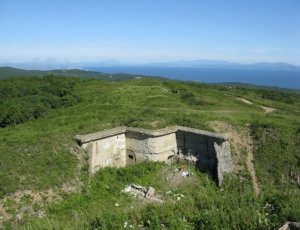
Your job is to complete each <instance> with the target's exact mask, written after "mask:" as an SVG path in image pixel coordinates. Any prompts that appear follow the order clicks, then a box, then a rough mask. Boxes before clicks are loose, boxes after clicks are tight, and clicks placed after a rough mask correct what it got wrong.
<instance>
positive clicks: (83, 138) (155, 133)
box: [75, 126, 229, 144]
mask: <svg viewBox="0 0 300 230" xmlns="http://www.w3.org/2000/svg"><path fill="white" fill-rule="evenodd" d="M178 131H182V132H189V133H194V134H198V135H202V136H207V137H211V138H216V139H220V140H222V141H227V140H228V139H229V135H227V134H222V133H214V132H210V131H206V130H200V129H194V128H189V127H184V126H171V127H166V128H163V129H155V130H151V129H143V128H134V127H127V126H120V127H116V128H113V129H110V130H104V131H100V132H96V133H91V134H86V135H76V136H75V138H76V140H77V142H78V143H79V144H85V143H88V142H91V141H95V140H100V139H103V138H107V137H110V136H114V135H117V134H122V133H126V132H134V133H139V134H142V135H146V136H150V137H159V136H164V135H167V134H170V133H175V132H178Z"/></svg>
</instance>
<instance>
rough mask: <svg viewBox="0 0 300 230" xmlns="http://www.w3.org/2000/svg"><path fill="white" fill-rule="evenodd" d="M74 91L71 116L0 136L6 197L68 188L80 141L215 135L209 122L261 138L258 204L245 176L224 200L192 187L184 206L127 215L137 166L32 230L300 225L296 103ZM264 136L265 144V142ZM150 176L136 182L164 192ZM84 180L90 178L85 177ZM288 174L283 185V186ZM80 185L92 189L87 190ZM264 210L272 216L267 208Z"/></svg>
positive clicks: (143, 84) (201, 89)
mask: <svg viewBox="0 0 300 230" xmlns="http://www.w3.org/2000/svg"><path fill="white" fill-rule="evenodd" d="M74 91H75V92H76V93H78V94H80V96H81V99H82V100H81V102H80V103H78V104H76V105H75V106H73V107H69V108H64V109H56V110H52V111H51V112H50V113H48V114H47V116H46V117H44V118H40V119H37V120H33V121H29V122H26V123H24V124H19V125H16V126H14V127H8V128H3V129H1V132H0V140H1V142H0V162H1V168H0V188H1V192H2V196H3V195H9V194H12V193H14V192H15V191H17V190H24V189H31V190H34V191H39V190H46V189H49V188H52V187H60V186H61V185H62V184H63V183H65V182H67V181H70V180H72V178H74V177H75V174H76V164H77V162H78V160H77V158H76V156H74V154H73V153H72V151H73V150H76V145H75V143H74V136H75V135H76V134H78V133H81V134H85V133H90V132H94V131H99V130H103V129H106V128H111V127H115V126H119V125H130V126H139V127H147V128H151V127H152V124H153V123H156V126H157V127H165V126H168V125H174V124H178V125H184V126H191V127H195V128H201V129H211V128H210V127H209V125H208V121H213V120H218V121H225V122H227V123H230V124H232V125H233V126H235V127H236V128H238V129H239V128H245V127H247V126H248V125H250V127H251V128H252V133H253V136H254V137H256V138H255V139H254V140H255V144H256V148H255V152H254V154H255V162H254V163H255V167H256V169H257V172H258V173H257V174H258V178H259V181H260V183H261V186H262V193H261V195H260V197H259V198H258V199H256V198H255V195H254V194H253V192H252V189H251V180H249V179H246V180H245V182H243V183H241V182H240V180H239V178H241V176H242V177H243V178H249V176H247V175H248V174H247V172H243V174H242V175H238V176H237V177H234V178H233V179H231V180H229V179H228V182H227V183H226V182H225V183H224V184H225V185H224V187H223V188H222V190H220V189H218V188H216V187H215V186H214V184H213V183H211V182H207V183H206V182H202V183H195V184H192V185H191V186H189V187H183V188H182V190H183V193H184V194H185V195H187V196H188V197H189V198H188V199H187V200H185V201H183V203H175V204H174V203H172V202H167V203H166V205H163V206H154V207H152V205H150V207H148V206H142V207H139V208H138V209H137V210H136V211H130V210H129V209H128V207H129V206H130V205H131V204H132V202H133V201H131V200H130V199H128V198H127V197H126V196H124V195H120V194H119V191H120V189H121V188H122V187H123V186H124V185H125V184H127V183H128V182H131V180H129V179H128V178H127V177H128V175H131V174H133V175H136V174H139V173H138V172H139V171H138V170H141V166H135V167H136V168H135V167H133V168H132V169H128V170H127V169H123V170H112V171H109V169H108V172H107V171H106V170H103V172H100V173H98V175H97V176H96V178H95V179H93V180H92V182H91V184H90V185H89V186H88V188H87V189H84V191H83V192H81V193H78V194H75V195H67V197H68V199H66V201H65V202H63V203H61V204H58V205H53V206H51V209H50V210H49V213H48V218H46V219H42V220H34V222H33V223H32V225H31V227H32V228H37V229H39V228H40V227H41V225H42V226H48V227H49V228H50V226H56V227H58V228H60V227H64V226H68V227H69V228H81V227H86V228H88V227H91V228H92V227H100V226H102V227H103V226H106V227H108V228H112V227H116V228H120V226H121V224H122V223H124V221H126V220H128V219H130V221H132V222H133V223H134V224H136V225H138V224H143V225H150V226H152V227H153V228H154V227H155V226H156V224H157V223H158V222H160V223H164V224H165V225H166V226H167V227H169V228H175V227H176V223H177V224H179V225H178V226H177V227H179V228H194V227H196V228H197V227H199V228H201V227H203V228H204V227H205V226H206V227H211V228H222V227H223V228H224V229H226V228H228V229H230V226H234V227H235V228H243V227H252V228H259V227H260V228H270V227H271V226H275V225H276V224H278V223H280V222H282V221H284V220H286V219H291V220H295V219H296V218H300V213H299V210H297V207H299V206H300V204H299V201H300V197H299V190H298V188H297V186H296V185H295V184H294V181H292V180H290V178H289V170H290V168H292V170H294V172H297V173H299V163H298V162H297V160H299V156H300V153H299V133H297V132H299V127H300V121H299V115H300V114H299V113H300V106H299V101H296V103H294V104H286V103H281V102H276V101H271V100H265V99H262V98H260V97H259V96H257V94H256V93H255V91H251V90H247V91H244V90H236V89H227V90H225V89H224V88H219V87H214V86H207V85H201V84H184V83H177V82H167V83H166V82H163V81H159V80H129V81H126V82H106V81H96V80H87V81H81V82H78V84H76V85H75V89H74ZM186 93H192V95H191V94H186ZM236 95H238V96H243V97H245V98H247V99H250V100H252V101H253V102H255V103H256V104H261V105H265V106H273V107H275V108H279V109H280V110H278V111H276V112H274V113H272V114H265V113H264V112H263V110H262V109H260V108H259V107H257V106H255V105H247V104H244V103H243V102H240V101H238V100H236V99H235V96H236ZM261 135H264V137H265V138H264V139H262V138H261ZM297 138H298V139H297ZM274 155H275V156H276V159H275V158H274ZM281 162H282V164H281ZM145 167H146V166H145ZM149 167H150V169H149V170H150V172H151V170H153V173H150V172H148V174H147V172H145V174H144V175H141V177H138V179H136V180H138V181H139V182H141V183H144V184H145V183H146V184H150V185H152V184H153V185H156V186H157V189H158V190H159V189H160V190H161V192H163V191H164V189H163V188H161V186H160V185H159V183H161V182H160V181H159V179H158V178H159V177H158V175H160V172H161V171H160V170H161V168H160V167H161V166H155V165H154V166H153V165H152V166H151V164H150V166H149ZM131 170H132V171H131ZM82 173H83V174H85V175H86V173H87V172H86V171H84V172H82ZM106 173H108V174H106ZM126 173H128V175H127V174H126ZM110 174H112V175H116V174H121V175H122V176H120V177H119V179H118V178H117V177H116V176H108V175H110ZM282 174H283V175H284V176H283V178H286V179H282V180H281V178H282ZM147 175H148V176H147ZM198 176H199V178H198V179H199V180H200V181H201V180H205V181H207V179H205V178H206V177H205V175H202V174H199V175H198ZM198 176H197V177H198ZM98 177H99V180H100V178H101V180H107V182H106V183H108V184H116V185H115V186H116V187H115V189H116V190H114V189H110V190H109V192H107V189H105V188H104V187H103V186H104V184H102V183H100V182H99V180H97V178H98ZM136 177H137V176H135V178H136ZM105 178H106V179H105ZM117 179H118V180H117ZM101 180H100V181H101ZM83 183H87V184H89V182H88V181H85V180H83ZM97 194H98V195H97ZM104 198H105V199H104ZM117 199H121V200H122V201H123V202H124V207H123V208H121V209H119V210H117V211H116V210H115V208H114V204H115V202H116V200H117ZM267 201H268V202H269V203H271V205H272V207H274V208H269V209H268V208H263V207H264V206H265V204H266V202H267ZM102 202H104V203H103V204H102ZM100 203H101V204H100ZM83 207H84V208H83ZM175 209H178V210H179V212H180V213H181V212H186V215H185V216H183V215H179V216H178V215H175V213H174V211H173V210H175ZM153 210H154V211H153ZM99 213H100V214H99ZM141 213H144V214H141ZM79 217H80V218H79ZM99 218H100V219H99ZM147 219H149V222H147ZM172 221H173V222H172ZM74 222H76V224H75V225H74Z"/></svg>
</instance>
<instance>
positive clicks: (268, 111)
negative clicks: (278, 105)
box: [259, 105, 276, 113]
mask: <svg viewBox="0 0 300 230" xmlns="http://www.w3.org/2000/svg"><path fill="white" fill-rule="evenodd" d="M259 107H260V108H262V109H263V110H265V113H272V112H273V111H275V110H276V109H275V108H272V107H266V106H262V105H260V106H259Z"/></svg>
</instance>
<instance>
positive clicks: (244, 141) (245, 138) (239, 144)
mask: <svg viewBox="0 0 300 230" xmlns="http://www.w3.org/2000/svg"><path fill="white" fill-rule="evenodd" d="M209 125H210V126H211V127H212V128H213V129H215V131H217V132H222V133H228V134H229V136H230V138H229V141H230V144H231V147H232V149H233V151H234V153H235V154H234V155H233V157H234V161H235V162H236V171H242V170H244V167H243V162H246V166H247V169H248V171H249V172H250V175H251V178H252V183H253V189H254V192H255V194H256V195H258V194H259V192H260V188H259V185H258V182H257V177H256V173H255V168H254V164H253V160H254V158H253V143H252V139H251V136H250V130H249V129H243V130H241V131H237V130H236V129H235V128H234V127H233V126H231V125H230V124H227V123H225V122H221V121H211V122H209ZM243 150H245V151H246V152H247V156H246V159H245V157H244V156H243V154H242V152H243Z"/></svg>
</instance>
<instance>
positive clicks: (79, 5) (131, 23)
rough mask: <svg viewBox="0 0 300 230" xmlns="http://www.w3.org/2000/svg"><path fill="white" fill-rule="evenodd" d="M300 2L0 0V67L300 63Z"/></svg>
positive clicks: (238, 0)
mask: <svg viewBox="0 0 300 230" xmlns="http://www.w3.org/2000/svg"><path fill="white" fill-rule="evenodd" d="M299 12H300V1H299V0H244V1H243V0H206V1H205V0H186V1H184V0H148V1H146V0H94V1H93V0H26V1H24V0H0V28H1V29H0V62H23V61H49V62H50V61H69V62H81V61H87V62H91V61H93V62H94V61H95V62H96V61H101V60H110V59H113V60H119V61H123V62H135V63H142V62H157V61H158V62H160V61H173V60H193V59H213V60H227V61H235V62H241V63H253V62H260V61H268V62H281V61H282V62H288V63H292V64H300V13H299Z"/></svg>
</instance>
